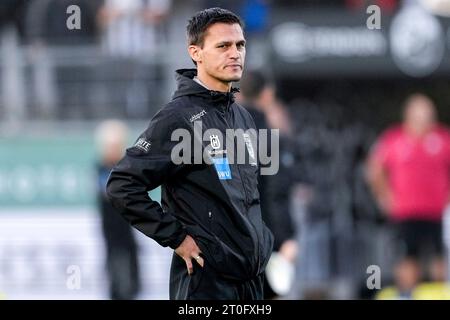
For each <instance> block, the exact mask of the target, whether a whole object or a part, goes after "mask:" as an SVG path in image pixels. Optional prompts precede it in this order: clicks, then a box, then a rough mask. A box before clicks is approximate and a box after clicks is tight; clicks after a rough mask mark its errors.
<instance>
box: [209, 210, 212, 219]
mask: <svg viewBox="0 0 450 320" xmlns="http://www.w3.org/2000/svg"><path fill="white" fill-rule="evenodd" d="M211 217H212V213H211V211H209V212H208V218H210V219H211Z"/></svg>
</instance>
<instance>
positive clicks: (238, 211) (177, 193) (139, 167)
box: [107, 69, 273, 280]
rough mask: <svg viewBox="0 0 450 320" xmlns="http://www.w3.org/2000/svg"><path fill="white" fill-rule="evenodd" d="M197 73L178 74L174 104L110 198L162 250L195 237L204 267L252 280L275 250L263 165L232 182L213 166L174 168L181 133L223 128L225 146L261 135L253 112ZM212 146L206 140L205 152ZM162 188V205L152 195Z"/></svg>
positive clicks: (125, 162)
mask: <svg viewBox="0 0 450 320" xmlns="http://www.w3.org/2000/svg"><path fill="white" fill-rule="evenodd" d="M195 74H196V70H194V69H183V70H178V71H177V82H178V89H177V91H176V92H175V94H174V96H173V99H172V101H171V102H170V103H168V104H167V105H166V106H165V107H164V108H162V109H161V110H160V111H159V112H158V113H157V114H156V115H155V116H154V117H153V119H152V120H151V122H150V125H149V127H148V128H147V130H146V131H145V132H144V133H143V134H142V135H141V136H140V137H139V139H138V140H137V142H136V144H135V146H133V147H131V148H129V149H127V153H126V156H125V157H124V158H123V159H122V160H121V161H120V162H119V163H118V165H117V166H116V167H115V168H114V169H113V170H112V172H111V174H110V177H109V181H108V184H107V193H108V195H109V197H110V199H111V201H112V203H113V205H114V206H115V207H117V208H118V209H119V210H120V212H121V213H122V214H123V216H124V217H125V218H126V219H127V220H129V221H130V223H131V224H132V225H133V226H135V227H136V228H137V229H138V230H140V231H141V232H143V233H144V234H146V235H147V236H149V237H151V238H153V239H154V240H156V241H157V242H158V243H159V244H160V245H162V246H170V247H171V248H173V249H175V248H177V247H178V245H179V244H180V243H181V242H182V241H183V239H184V237H185V236H186V234H190V235H191V236H192V237H193V238H194V239H195V240H196V242H197V244H198V245H199V247H200V249H201V251H202V253H203V256H204V258H205V260H206V263H209V265H210V266H211V267H213V269H215V270H216V271H217V272H218V273H220V274H221V275H222V276H224V277H226V278H229V279H236V280H248V279H252V278H254V277H255V276H258V275H260V274H261V273H262V272H263V271H264V269H265V266H266V264H267V261H268V259H269V257H270V254H271V251H272V246H273V236H272V234H271V232H270V231H269V229H268V228H267V227H266V225H265V224H264V223H263V222H262V219H261V208H260V199H259V192H258V188H257V186H258V170H259V169H258V166H255V165H254V164H253V165H252V164H250V163H248V161H247V162H246V164H240V165H238V164H229V173H230V174H231V179H219V175H218V173H219V172H218V171H216V168H217V167H216V166H215V165H214V164H206V163H202V164H181V165H175V164H174V163H173V162H172V161H171V152H172V148H173V147H174V146H175V145H177V144H178V143H179V141H171V134H172V132H173V131H174V130H175V129H179V128H183V129H187V130H188V131H189V132H190V133H191V135H192V136H193V135H194V133H193V128H194V127H193V125H194V121H196V120H201V121H202V126H203V132H205V131H206V130H207V129H209V128H216V129H219V130H220V132H221V133H222V135H223V137H224V140H225V136H226V131H225V130H226V129H243V130H244V131H245V130H247V129H251V128H253V129H255V124H254V122H253V119H252V118H251V116H250V115H249V113H248V112H247V111H246V110H245V109H244V108H243V107H241V106H239V105H237V104H236V103H234V97H233V91H232V92H230V93H220V92H217V91H209V90H207V89H205V88H204V87H203V86H201V85H199V84H198V83H196V82H195V81H193V80H192V78H193V77H194V75H195ZM211 142H212V141H211ZM224 142H225V141H220V144H221V145H222V146H223V143H224ZM209 144H210V141H209V140H207V141H203V142H202V150H203V149H204V148H205V147H206V146H208V145H209ZM224 149H225V148H224ZM255 150H256V149H255ZM247 156H248V155H247ZM193 157H194V155H193V154H192V158H193ZM217 170H219V171H220V170H221V169H220V168H219V169H217ZM222 173H223V172H222ZM222 178H223V176H222ZM160 185H162V200H161V206H160V205H159V204H158V203H157V202H156V201H152V200H151V199H150V198H149V196H148V191H149V190H152V189H154V188H156V187H158V186H160Z"/></svg>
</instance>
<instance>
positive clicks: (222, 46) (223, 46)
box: [217, 44, 225, 48]
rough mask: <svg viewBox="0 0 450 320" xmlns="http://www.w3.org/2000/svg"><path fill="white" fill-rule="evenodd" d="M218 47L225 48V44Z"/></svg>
mask: <svg viewBox="0 0 450 320" xmlns="http://www.w3.org/2000/svg"><path fill="white" fill-rule="evenodd" d="M217 48H225V45H224V44H221V45H218V46H217Z"/></svg>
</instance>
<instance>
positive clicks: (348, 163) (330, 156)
mask: <svg viewBox="0 0 450 320" xmlns="http://www.w3.org/2000/svg"><path fill="white" fill-rule="evenodd" d="M417 1H419V0H417ZM403 2H408V1H400V0H398V1H397V0H374V1H368V0H341V1H331V0H320V1H318V0H303V1H288V0H286V1H269V0H267V1H264V0H245V1H244V0H241V1H209V0H196V1H191V2H190V3H186V2H185V1H177V0H104V1H103V0H34V1H25V0H3V1H1V2H0V38H1V44H0V49H2V51H0V52H2V53H1V54H2V55H1V56H0V59H1V63H0V79H1V82H2V84H1V88H2V90H1V91H0V118H3V120H4V121H5V123H6V122H7V121H8V122H9V121H15V122H20V121H24V122H25V121H31V120H35V119H46V120H48V119H50V120H53V121H61V120H73V119H76V120H81V121H87V120H92V119H94V120H95V121H102V120H105V119H109V118H120V119H121V120H123V122H117V121H112V122H111V121H108V122H105V123H103V122H102V124H101V125H100V126H99V128H98V131H97V139H98V142H99V145H100V146H101V150H102V151H101V152H100V153H101V159H100V160H99V163H98V166H97V167H98V170H97V172H98V186H99V188H98V204H99V207H98V208H99V211H100V212H101V213H102V219H103V220H102V221H103V225H102V226H103V229H102V230H103V234H104V237H105V243H106V244H107V245H106V250H107V257H106V258H107V267H108V271H109V275H110V278H109V279H110V297H111V298H112V299H132V298H135V297H136V295H137V292H138V291H139V269H138V262H137V248H136V244H135V240H134V238H133V236H132V234H131V232H130V229H129V228H128V226H126V225H125V224H124V223H125V222H124V221H118V220H114V219H111V217H112V216H114V214H111V213H110V212H111V211H113V209H112V208H111V207H110V206H109V204H108V203H107V201H106V199H105V196H104V194H103V190H104V183H105V181H106V177H107V175H108V172H109V169H110V168H111V167H112V165H113V164H114V163H115V162H116V161H117V160H118V159H120V156H121V154H122V153H123V151H124V148H125V144H126V143H125V142H124V141H125V140H126V138H124V136H126V132H127V128H126V123H127V121H129V120H135V119H140V120H142V119H150V117H151V116H152V115H153V114H154V113H155V111H156V110H158V109H159V108H160V107H161V105H162V104H161V103H162V102H163V101H166V100H167V97H168V96H169V95H170V93H171V86H170V80H165V79H167V78H170V77H172V72H173V70H174V69H175V68H174V66H175V65H178V64H181V63H190V61H189V60H186V59H185V60H182V59H181V58H180V60H177V59H178V57H179V56H182V54H181V53H180V52H179V50H178V48H183V46H184V42H185V35H184V34H180V32H179V30H183V29H184V28H183V27H179V26H180V25H181V26H183V25H184V24H185V20H186V19H185V17H186V16H189V14H190V13H191V12H195V11H197V9H199V8H204V7H212V6H223V7H226V8H229V9H231V10H234V11H235V12H236V13H238V14H240V15H241V16H242V17H243V19H244V20H245V22H246V26H247V36H248V37H249V39H250V40H251V39H252V38H253V37H254V38H255V39H258V37H261V35H262V36H263V37H264V35H265V32H267V30H268V29H269V28H270V17H271V10H272V9H273V8H274V7H275V6H277V7H282V6H285V7H289V6H296V7H299V6H304V7H313V8H315V7H326V6H328V7H339V8H345V10H362V11H364V10H365V8H366V7H367V6H368V5H370V4H377V5H379V6H380V7H381V8H382V9H383V10H387V11H389V12H393V11H395V10H397V9H398V7H399V6H400V5H401V4H402V3H403ZM443 3H444V2H439V1H435V2H434V4H432V6H433V8H439V10H448V6H445V4H443ZM429 4H430V5H431V1H430V3H429ZM69 5H77V6H79V7H80V8H81V13H82V26H83V27H82V28H81V29H80V30H70V29H68V28H66V27H65V26H66V20H67V17H68V14H67V13H66V8H67V7H68V6H69ZM175 24H176V25H177V26H176V27H174V25H175ZM61 26H62V27H61ZM175 29H176V30H177V31H176V32H174V31H173V30H175ZM25 47H26V48H31V49H30V51H26V50H24V51H21V48H22V49H23V48H25ZM86 47H87V48H95V52H94V53H93V52H91V51H89V50H90V49H87V50H84V51H83V50H78V49H77V48H86ZM45 48H47V49H48V48H53V49H55V51H54V52H53V53H54V55H53V56H49V55H45V54H42V52H43V51H45V50H46V49H45ZM58 48H61V49H60V50H65V51H63V54H62V55H58V53H60V51H58ZM67 48H69V49H67ZM249 50H251V42H250V45H249ZM20 54H22V56H20ZM186 56H187V55H186ZM18 57H23V61H25V60H26V61H29V66H28V68H29V69H26V70H25V71H22V72H18V70H20V66H21V65H22V64H23V61H20V58H18ZM51 57H58V61H56V60H52V58H51ZM99 57H101V59H100V60H99ZM72 59H74V60H72ZM18 60H19V61H18ZM73 61H78V62H77V63H78V64H77V63H73ZM57 63H58V64H59V66H60V67H61V68H60V69H58V70H57V71H56V72H49V70H54V69H52V65H55V64H57ZM249 64H250V65H251V63H249ZM184 66H185V67H187V66H189V65H184ZM166 74H168V75H166ZM244 75H245V77H244V78H243V79H242V81H241V82H240V83H239V84H238V85H239V87H240V89H241V93H240V95H239V97H238V99H239V102H240V103H241V104H242V105H244V106H245V107H246V108H248V110H249V111H250V112H251V114H252V116H253V118H254V119H255V123H256V124H257V126H258V128H260V129H266V128H271V129H279V130H280V170H279V173H278V174H277V175H276V176H273V177H272V176H261V181H260V187H261V190H260V194H261V195H263V196H262V199H261V200H262V208H263V215H264V220H265V221H266V224H267V225H268V226H269V228H270V229H271V230H272V231H273V233H274V235H275V246H274V253H276V254H279V256H280V257H281V258H280V259H281V260H282V261H284V262H285V263H287V264H288V265H290V266H293V267H294V269H295V273H294V275H293V276H292V277H291V278H289V279H288V286H286V287H284V288H280V287H279V286H277V283H273V281H277V279H278V278H277V277H276V276H275V277H271V276H268V277H267V279H268V280H267V283H266V288H267V291H266V293H267V298H290V299H333V298H338V299H341V298H343V299H346V298H367V299H426V298H435V299H441V298H444V299H450V289H449V288H448V286H447V281H448V275H447V273H448V270H449V267H448V261H447V254H448V243H446V242H445V241H444V240H445V239H446V234H447V233H448V232H449V231H450V230H448V227H447V229H446V223H445V221H446V220H445V219H446V214H447V215H450V212H449V209H448V208H449V207H448V205H449V202H450V131H449V130H450V129H449V128H448V126H447V125H446V124H444V123H445V122H447V123H448V121H449V119H450V115H449V113H448V106H449V104H448V103H450V97H449V95H448V92H449V90H448V84H447V83H446V82H447V80H446V79H443V80H441V79H438V80H436V81H435V82H432V83H430V82H428V83H427V84H423V83H420V82H414V84H413V85H409V84H408V85H403V84H401V83H400V84H395V85H393V83H392V80H391V82H389V81H384V82H383V81H381V82H378V83H375V82H370V81H366V82H359V81H357V80H355V81H344V80H342V81H334V80H331V81H330V80H324V81H315V82H314V81H304V80H303V81H298V82H296V81H294V80H293V79H287V80H284V79H273V78H271V74H270V70H266V69H264V68H259V69H256V68H253V69H252V68H249V70H247V71H246V73H244ZM394 82H395V81H394ZM167 83H169V85H167ZM29 88H33V90H28V89H29ZM393 88H394V89H395V90H392V89H393ZM390 90H392V91H395V93H391V92H390ZM417 92H421V93H417ZM24 96H27V99H26V100H24V98H23V97H24ZM114 106H116V107H114ZM440 116H441V121H440V120H439V119H440ZM394 123H395V124H394ZM111 132H112V133H111ZM105 146H106V148H105ZM449 219H450V218H449ZM115 234H122V238H121V239H122V240H121V241H117V240H118V238H117V237H116V236H113V235H115ZM123 239H124V240H123ZM370 265H376V266H379V267H380V268H381V275H380V279H381V280H380V281H381V286H380V287H379V288H376V289H375V290H372V289H370V288H368V285H367V279H368V277H369V275H368V273H367V272H366V270H367V267H368V266H370ZM273 268H274V270H275V272H277V269H276V265H275V266H274V267H273ZM278 270H283V269H278ZM278 272H281V271H278ZM124 275H126V276H124ZM278 276H279V277H282V276H283V275H278ZM285 276H286V275H285ZM278 281H285V279H281V278H280V279H279V280H278Z"/></svg>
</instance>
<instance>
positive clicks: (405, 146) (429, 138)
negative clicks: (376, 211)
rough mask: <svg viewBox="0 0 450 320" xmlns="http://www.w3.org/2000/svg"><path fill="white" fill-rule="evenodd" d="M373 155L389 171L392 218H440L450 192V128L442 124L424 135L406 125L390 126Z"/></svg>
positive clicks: (433, 219) (436, 219)
mask: <svg viewBox="0 0 450 320" xmlns="http://www.w3.org/2000/svg"><path fill="white" fill-rule="evenodd" d="M372 156H373V157H375V159H376V160H377V161H379V162H380V163H381V164H382V165H383V166H384V168H385V169H386V170H387V172H388V180H389V185H390V188H391V191H392V196H393V208H392V212H391V215H392V218H394V219H395V220H399V221H401V220H405V219H425V220H431V221H439V220H440V219H441V218H442V213H443V209H444V208H445V207H446V205H447V202H448V200H449V195H450V131H449V130H448V129H447V128H445V127H444V126H441V125H436V126H435V128H434V129H433V130H431V131H430V132H429V133H427V134H426V135H425V136H423V137H414V136H412V135H409V134H408V133H407V132H406V131H405V130H404V128H403V127H402V126H400V125H398V126H395V127H393V128H391V129H388V130H387V131H386V132H385V133H384V134H383V135H382V136H381V138H380V139H379V140H378V142H377V144H376V145H375V148H374V151H373V154H372Z"/></svg>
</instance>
